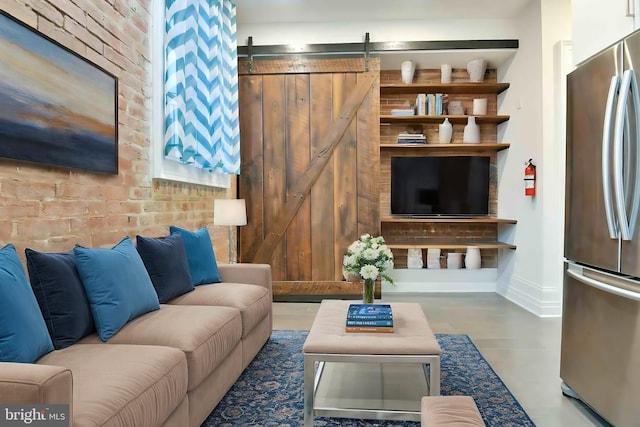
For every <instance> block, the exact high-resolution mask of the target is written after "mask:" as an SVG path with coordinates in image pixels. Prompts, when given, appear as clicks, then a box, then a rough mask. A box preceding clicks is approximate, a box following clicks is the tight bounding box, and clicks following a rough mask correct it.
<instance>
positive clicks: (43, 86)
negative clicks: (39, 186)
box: [0, 13, 118, 174]
mask: <svg viewBox="0 0 640 427" xmlns="http://www.w3.org/2000/svg"><path fill="white" fill-rule="evenodd" d="M0 58H2V60H1V61H2V64H1V65H0V157H4V158H9V159H17V160H22V161H27V162H35V163H42V164H47V165H53V166H60V167H65V168H74V169H84V170H90V171H94V172H102V173H110V174H117V173H118V132H117V123H118V118H117V93H118V89H117V84H118V82H117V79H116V78H115V77H114V76H113V75H111V74H110V73H108V72H106V71H105V70H103V69H102V68H100V67H98V66H97V65H95V64H93V63H91V62H89V61H87V60H86V59H84V58H82V57H80V56H78V55H76V54H75V53H73V52H72V51H70V50H68V49H66V48H65V47H63V46H61V45H60V44H58V43H56V42H54V41H53V40H51V39H49V38H47V37H46V36H44V35H42V34H40V33H39V32H37V31H35V30H33V29H31V28H29V27H27V26H25V25H23V24H22V23H20V22H19V21H17V20H15V19H14V18H12V17H11V16H9V15H7V14H5V13H0Z"/></svg>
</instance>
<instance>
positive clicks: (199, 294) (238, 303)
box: [169, 282, 272, 337]
mask: <svg viewBox="0 0 640 427" xmlns="http://www.w3.org/2000/svg"><path fill="white" fill-rule="evenodd" d="M169 304H178V305H208V306H223V307H234V308H237V309H238V310H240V316H241V317H242V336H243V337H244V336H246V335H247V334H248V333H249V332H251V331H252V330H253V328H255V327H256V325H258V323H260V321H262V320H263V319H264V318H265V316H267V315H268V314H269V313H270V312H271V305H272V302H271V294H270V293H269V290H268V289H267V288H264V287H262V286H258V285H245V284H241V283H227V282H222V283H218V284H216V285H215V286H197V287H196V289H195V290H194V291H193V292H189V293H188V294H184V295H181V296H179V297H177V298H174V299H172V300H171V301H169Z"/></svg>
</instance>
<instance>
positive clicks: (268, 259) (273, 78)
mask: <svg viewBox="0 0 640 427" xmlns="http://www.w3.org/2000/svg"><path fill="white" fill-rule="evenodd" d="M284 80H285V79H284V76H283V75H269V76H263V117H264V118H263V120H264V126H263V134H264V137H263V138H264V148H263V150H264V151H263V153H264V177H263V182H262V185H263V188H264V208H263V209H264V229H263V239H264V238H265V237H267V236H266V233H267V230H270V229H274V228H277V227H278V224H279V221H280V219H279V218H280V216H281V215H282V210H283V208H284V206H285V204H286V200H285V197H286V196H285V195H286V193H287V183H286V169H285V168H284V167H283V164H282V163H283V156H284V153H285V149H286V146H285V122H286V110H285V107H286V98H285V84H284ZM262 244H264V240H263V243H262ZM270 249H271V250H270V251H269V254H268V256H265V257H263V258H261V261H260V262H261V263H264V264H271V272H272V277H273V280H285V278H286V277H287V270H286V262H285V261H286V260H285V248H284V242H282V241H281V240H278V241H277V242H275V244H274V245H273V246H272V247H271V248H270ZM256 254H260V247H258V249H257V250H256ZM256 256H257V255H256ZM254 260H255V256H254Z"/></svg>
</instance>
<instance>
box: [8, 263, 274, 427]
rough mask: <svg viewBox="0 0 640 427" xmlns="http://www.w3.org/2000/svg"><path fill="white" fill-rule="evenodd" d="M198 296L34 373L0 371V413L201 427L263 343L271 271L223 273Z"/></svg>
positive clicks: (93, 339)
mask: <svg viewBox="0 0 640 427" xmlns="http://www.w3.org/2000/svg"><path fill="white" fill-rule="evenodd" d="M218 268H219V273H220V277H221V279H222V283H216V284H213V285H202V286H196V287H195V289H194V290H193V291H192V292H188V293H186V294H184V295H181V296H179V297H177V298H174V299H172V300H170V301H168V303H166V304H161V305H160V309H159V310H155V311H151V312H149V313H146V314H144V315H142V316H140V317H137V318H135V319H133V320H131V321H129V322H128V323H127V324H126V325H125V326H124V327H123V328H122V329H120V330H119V331H118V332H117V333H116V334H115V335H113V337H111V338H110V339H109V340H108V341H107V342H102V341H101V340H100V338H99V337H98V335H97V334H92V335H89V336H86V337H84V338H82V339H81V340H80V341H78V342H77V343H75V344H72V345H70V346H69V347H67V348H64V349H62V350H54V351H52V352H50V353H48V354H46V355H45V356H43V357H41V358H40V359H38V360H37V361H36V362H35V363H33V364H29V363H9V362H0V398H1V400H2V403H4V404H12V403H21V404H70V405H71V409H70V412H71V419H72V422H71V425H72V426H82V427H86V426H87V427H88V426H136V427H145V426H181V427H182V426H192V427H195V426H199V425H201V423H202V422H203V421H204V420H205V419H206V418H207V416H208V415H209V413H210V412H211V411H212V410H213V409H214V408H215V407H216V405H217V404H218V403H219V402H220V400H221V399H222V397H223V396H224V395H225V393H226V392H227V391H228V390H229V388H230V387H231V386H232V385H233V383H234V382H235V381H236V380H237V378H238V377H239V376H240V374H241V373H242V371H243V370H244V369H245V368H246V367H247V365H248V364H249V363H250V362H251V360H253V358H254V357H255V355H256V354H257V353H258V351H259V350H260V349H261V348H262V346H263V345H264V344H265V342H266V341H267V340H268V339H269V337H270V335H271V331H272V308H271V307H272V304H271V301H272V294H271V269H270V267H269V266H268V265H262V264H230V265H220V266H219V267H218Z"/></svg>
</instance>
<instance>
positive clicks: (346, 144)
mask: <svg viewBox="0 0 640 427" xmlns="http://www.w3.org/2000/svg"><path fill="white" fill-rule="evenodd" d="M355 85H356V76H355V74H353V73H349V74H347V73H343V74H335V75H334V78H333V106H334V108H333V114H334V117H337V116H338V115H339V114H340V105H341V104H342V103H343V102H344V101H343V100H344V99H345V98H346V94H347V93H348V92H349V91H350V90H352V89H351V88H353V87H354V86H355ZM365 99H366V98H365ZM363 102H364V101H363ZM361 105H362V104H361ZM359 108H360V107H359ZM333 167H334V171H335V178H334V184H333V194H334V205H333V207H334V213H333V218H334V222H335V224H336V228H335V230H334V235H333V242H334V249H333V253H334V263H335V268H334V279H335V280H340V279H341V278H342V257H343V256H344V253H343V252H344V251H345V249H346V248H347V247H348V246H349V245H350V244H351V242H353V241H354V240H355V239H356V237H357V236H358V197H357V194H358V188H357V186H356V177H357V174H358V172H359V171H358V170H357V164H356V121H355V120H354V121H352V122H351V123H350V124H349V126H348V128H347V130H346V132H345V134H344V136H343V137H342V144H340V146H339V147H337V148H336V150H335V156H333Z"/></svg>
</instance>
